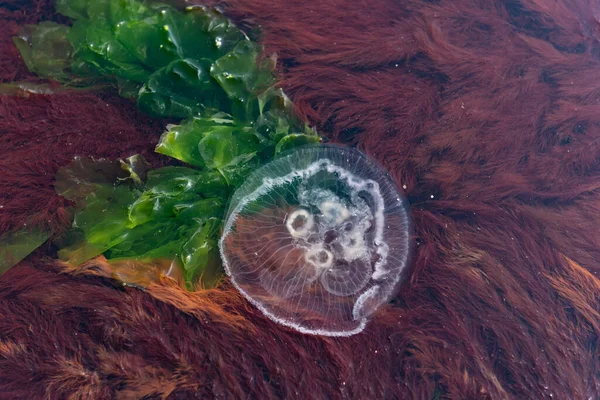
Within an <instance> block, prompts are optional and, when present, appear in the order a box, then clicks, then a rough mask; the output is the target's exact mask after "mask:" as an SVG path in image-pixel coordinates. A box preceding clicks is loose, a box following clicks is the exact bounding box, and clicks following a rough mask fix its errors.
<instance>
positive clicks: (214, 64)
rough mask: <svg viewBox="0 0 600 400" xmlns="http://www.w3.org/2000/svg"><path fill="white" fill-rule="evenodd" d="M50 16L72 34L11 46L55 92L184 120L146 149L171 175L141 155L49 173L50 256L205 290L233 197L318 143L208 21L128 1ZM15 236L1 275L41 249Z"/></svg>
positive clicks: (70, 5)
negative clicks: (60, 214) (154, 271)
mask: <svg viewBox="0 0 600 400" xmlns="http://www.w3.org/2000/svg"><path fill="white" fill-rule="evenodd" d="M56 8H57V11H58V12H59V13H61V14H63V15H65V16H67V17H69V18H71V19H72V21H73V24H72V26H67V25H60V24H56V23H53V22H48V21H46V22H42V23H40V24H38V25H29V26H25V27H24V28H23V29H22V31H21V33H20V35H19V36H18V37H16V38H14V42H15V44H16V46H17V47H18V48H19V50H20V52H21V54H22V57H23V60H24V61H25V63H26V64H27V67H28V68H29V69H30V70H31V71H32V72H35V73H36V74H38V75H39V76H40V77H41V78H45V79H51V80H54V81H57V82H59V83H61V84H62V85H63V86H64V87H72V88H82V87H98V85H100V86H112V87H116V88H117V90H118V91H119V94H120V95H121V96H123V97H126V98H130V99H131V100H133V101H136V102H137V105H138V106H139V108H140V109H141V110H143V111H144V112H146V113H148V114H149V115H152V116H154V117H163V118H175V119H183V120H182V121H181V122H180V123H178V124H174V125H169V126H167V130H166V132H165V133H164V134H163V135H162V137H161V139H160V141H159V143H158V145H157V147H156V151H157V152H158V153H161V154H164V155H167V156H169V157H172V158H174V159H176V160H178V161H179V162H175V163H174V164H177V165H171V166H166V167H163V168H158V169H151V168H150V166H149V165H148V164H147V163H146V161H145V160H144V159H143V157H141V156H139V155H134V156H132V157H129V158H128V159H126V160H117V161H107V160H91V159H84V158H80V159H75V160H73V162H72V163H71V164H70V165H68V166H66V167H64V168H62V169H61V170H60V171H59V172H58V174H57V177H56V189H57V192H58V193H59V194H60V195H62V196H64V197H65V198H67V199H69V200H72V201H73V202H74V204H75V215H74V221H73V228H72V229H71V230H70V231H69V232H68V233H67V234H66V235H64V236H62V237H60V238H58V240H57V244H58V245H59V247H60V250H59V257H60V258H61V259H62V260H63V261H65V262H67V263H69V264H72V265H79V264H81V263H83V262H85V261H86V260H89V259H90V258H93V257H96V256H98V255H101V254H102V255H104V257H106V258H107V259H108V260H109V261H111V262H112V261H114V262H122V261H123V260H132V261H136V262H138V261H142V262H163V263H164V262H165V261H167V262H170V263H171V265H174V266H176V267H177V268H180V269H181V270H182V275H183V277H184V278H185V281H186V284H187V286H188V288H190V289H193V288H195V287H198V286H199V285H200V286H206V284H207V282H202V281H200V282H199V278H201V277H202V275H203V274H204V273H205V272H206V271H207V269H212V270H213V273H214V270H215V269H219V268H220V261H219V252H218V248H217V241H218V238H219V233H220V228H221V224H222V217H223V212H224V207H225V204H226V202H227V200H228V198H229V196H230V193H231V192H232V190H233V189H235V188H236V187H237V186H239V185H240V184H241V183H242V182H243V181H244V179H245V178H246V176H247V175H248V174H249V173H250V172H251V171H252V170H254V169H256V168H257V167H259V166H261V165H262V164H264V163H266V162H268V161H270V160H272V159H273V158H274V157H275V156H276V155H277V154H278V153H280V152H281V151H283V150H286V149H289V148H292V147H295V146H298V145H303V144H311V143H318V142H319V137H318V136H317V135H316V134H315V132H314V131H313V130H311V129H310V128H309V127H308V126H307V125H306V124H305V123H304V122H302V121H300V120H299V119H298V118H296V117H295V116H294V114H293V111H292V105H291V103H290V101H289V99H288V98H287V97H286V96H285V94H284V93H283V92H282V91H281V89H278V88H277V87H276V80H275V76H274V66H275V58H274V57H267V58H263V57H261V56H260V51H261V49H260V47H259V46H258V45H257V44H256V43H254V42H253V41H251V40H250V39H249V38H248V36H247V35H245V34H244V32H242V31H241V30H240V29H238V28H237V27H236V26H235V25H233V24H232V23H231V22H230V21H229V20H228V19H227V18H225V17H224V16H223V15H221V14H220V13H219V12H217V11H215V10H212V9H207V8H203V7H188V8H186V9H185V10H178V9H175V8H173V7H171V6H168V5H164V4H158V3H148V2H142V1H138V0H93V1H92V0H58V1H57V4H56ZM182 163H183V165H182ZM48 236H49V235H48ZM19 237H25V238H26V237H27V235H23V234H22V233H18V235H17V234H9V235H6V236H5V237H3V238H1V239H0V240H3V241H4V246H5V251H4V253H6V254H12V253H15V252H17V253H18V254H19V257H12V258H11V259H10V260H9V259H8V258H7V257H4V259H3V260H2V262H3V264H2V265H3V268H8V267H10V266H11V265H14V264H15V263H16V262H18V261H19V260H20V259H22V258H23V257H24V255H25V254H27V253H28V252H30V251H33V250H34V249H35V248H36V247H37V246H39V244H40V243H39V240H30V239H29V238H27V239H26V241H23V240H18V238H19ZM24 248H26V249H25V250H24ZM11 249H12V250H11ZM126 283H129V284H134V285H135V284H136V282H126Z"/></svg>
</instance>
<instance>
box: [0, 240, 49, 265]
mask: <svg viewBox="0 0 600 400" xmlns="http://www.w3.org/2000/svg"><path fill="white" fill-rule="evenodd" d="M50 235H51V232H48V231H40V230H30V229H21V230H19V231H16V232H7V233H5V234H3V235H2V236H0V275H1V274H3V273H4V272H6V271H7V270H8V269H10V267H12V266H14V265H16V264H18V263H19V262H20V261H21V260H22V259H24V258H25V257H27V255H29V254H30V253H31V252H33V251H34V250H35V249H37V248H38V247H39V246H41V245H42V244H44V242H45V241H46V240H48V238H49V237H50Z"/></svg>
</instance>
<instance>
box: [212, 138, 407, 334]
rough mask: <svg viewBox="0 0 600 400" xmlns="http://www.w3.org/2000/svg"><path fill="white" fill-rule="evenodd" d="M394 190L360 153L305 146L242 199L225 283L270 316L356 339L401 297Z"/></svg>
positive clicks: (402, 238)
mask: <svg viewBox="0 0 600 400" xmlns="http://www.w3.org/2000/svg"><path fill="white" fill-rule="evenodd" d="M408 225H409V224H408V218H407V214H406V209H405V204H404V202H403V200H402V199H401V197H400V194H399V193H398V191H397V189H396V187H395V186H394V184H393V182H392V181H391V180H390V179H389V178H388V176H387V175H386V174H385V173H384V172H383V171H382V170H380V169H379V168H378V167H377V166H376V165H375V164H373V163H372V162H371V161H369V160H368V159H367V158H366V157H365V156H364V155H363V154H361V153H360V152H358V151H357V150H353V149H350V148H345V147H338V146H329V145H320V146H309V147H302V148H298V149H296V150H294V151H293V152H291V153H288V154H287V155H285V156H282V157H280V158H278V159H276V160H275V161H272V162H271V163H269V164H267V165H265V166H263V167H261V168H259V169H258V170H256V171H255V172H254V173H253V174H251V175H250V177H249V178H248V179H247V180H246V182H244V184H243V185H242V186H241V187H240V188H239V189H238V190H237V191H236V192H235V193H234V195H233V197H232V200H231V204H230V207H229V210H228V213H227V216H226V218H225V226H224V230H223V236H222V237H221V240H220V241H219V247H220V250H221V257H222V259H223V264H224V266H225V270H226V272H227V274H228V275H229V276H230V277H231V280H232V282H233V284H234V285H235V286H236V288H238V290H240V292H241V293H242V294H243V295H244V296H245V297H246V298H247V299H248V300H249V301H250V302H251V303H252V304H254V305H255V306H256V307H257V308H259V309H260V310H261V311H262V312H263V313H264V314H265V315H266V316H267V317H269V318H270V319H272V320H273V321H276V322H278V323H281V324H283V325H286V326H289V327H292V328H294V329H297V330H298V331H300V332H304V333H309V334H317V335H327V336H350V335H353V334H356V333H358V332H360V331H362V330H363V329H364V327H365V325H366V323H367V320H368V318H369V316H371V315H372V314H373V312H374V311H375V310H376V309H377V308H378V307H379V306H380V305H382V304H384V303H386V302H387V301H388V300H389V299H390V298H391V297H392V296H393V295H394V290H395V289H396V287H397V286H398V283H399V282H400V279H401V276H402V272H403V271H404V268H405V266H406V262H407V257H408V247H409V246H408V227H409V226H408Z"/></svg>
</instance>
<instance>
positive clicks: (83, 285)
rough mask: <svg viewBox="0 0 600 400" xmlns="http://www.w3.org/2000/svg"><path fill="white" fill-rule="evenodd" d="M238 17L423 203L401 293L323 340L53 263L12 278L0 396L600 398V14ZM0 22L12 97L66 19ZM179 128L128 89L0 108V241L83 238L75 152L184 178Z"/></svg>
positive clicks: (261, 13)
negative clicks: (22, 49) (25, 35)
mask: <svg viewBox="0 0 600 400" xmlns="http://www.w3.org/2000/svg"><path fill="white" fill-rule="evenodd" d="M223 11H224V12H225V13H226V15H227V16H228V17H230V18H232V20H233V21H235V22H236V23H238V24H239V25H240V26H243V27H248V28H250V27H252V28H257V27H258V28H260V32H261V33H260V35H258V37H260V41H261V43H263V44H264V45H265V47H266V51H267V52H268V53H271V52H275V53H277V56H278V57H277V61H278V65H279V71H280V76H279V81H280V82H281V85H282V87H283V88H284V90H285V92H286V94H288V95H289V97H290V98H291V99H292V100H293V101H294V104H295V105H296V107H297V109H298V111H299V113H300V115H301V116H302V117H303V118H305V119H306V120H307V121H309V122H310V123H311V124H312V125H313V126H315V127H316V128H317V130H318V132H319V133H320V134H321V135H323V136H325V137H326V138H327V140H328V141H330V142H335V143H339V142H341V143H344V144H347V145H351V146H356V147H358V148H359V149H361V150H362V151H363V152H364V153H366V154H368V156H369V157H371V158H373V159H374V160H376V161H377V162H378V163H379V164H381V165H382V167H383V168H384V169H385V170H387V171H388V172H389V173H390V175H391V177H392V179H393V180H394V182H395V184H396V186H397V187H398V188H399V189H401V191H402V194H403V195H404V196H405V197H406V198H407V200H408V202H409V204H410V208H409V214H410V219H411V222H412V232H411V245H412V248H411V256H410V260H409V269H408V271H407V275H406V278H405V280H404V281H403V283H402V285H401V286H400V288H399V292H398V295H397V296H396V297H395V298H394V299H393V300H392V301H391V302H390V304H389V305H388V306H386V307H383V308H382V309H381V310H380V311H378V312H377V313H376V315H374V317H373V319H372V321H371V322H370V323H369V324H368V325H367V327H366V328H365V330H364V331H363V332H362V333H360V334H357V335H355V336H352V337H349V338H335V339H332V338H322V337H318V336H307V335H303V334H300V333H297V332H295V331H293V330H291V329H288V328H286V327H282V326H280V325H278V324H275V323H273V322H272V321H270V320H269V319H268V318H266V317H264V316H263V315H262V313H261V312H260V311H258V310H257V309H255V308H254V307H253V306H252V305H250V304H249V303H248V302H247V301H246V300H245V299H244V298H243V297H242V296H241V295H240V294H239V293H238V292H237V291H236V290H235V288H234V287H233V286H232V285H231V284H230V283H228V282H225V284H224V285H223V286H220V287H219V288H217V289H214V290H211V291H199V292H196V293H187V292H185V291H183V290H181V288H180V287H179V286H177V285H176V284H173V283H172V282H171V281H169V280H164V281H163V282H162V283H161V284H160V285H154V286H150V287H148V288H147V289H146V290H145V291H142V290H139V289H135V288H126V287H123V286H122V285H121V284H119V283H117V282H116V281H115V280H114V279H112V278H114V276H113V275H112V272H111V270H110V268H108V266H107V264H106V263H102V262H100V261H98V262H95V263H91V264H89V265H86V267H85V268H80V269H76V270H73V269H72V268H69V267H68V266H65V265H62V264H57V263H56V262H55V261H54V260H55V257H56V250H57V247H56V245H44V246H42V247H41V248H40V249H39V250H38V251H37V252H36V253H34V254H33V255H32V256H30V257H29V258H27V259H26V260H25V261H23V262H22V263H20V264H19V265H17V266H16V267H14V268H12V269H11V270H9V271H8V272H7V273H5V274H4V275H2V277H0V315H2V322H1V323H0V365H1V367H0V397H2V396H5V397H6V398H43V397H47V398H65V397H69V396H72V397H81V398H121V397H123V398H154V397H157V398H159V397H165V398H168V397H169V396H170V398H176V397H180V398H191V397H194V396H195V397H200V398H216V397H227V398H390V399H393V398H400V399H404V398H406V399H410V398H418V399H420V398H426V399H433V398H451V399H454V398H492V399H504V398H515V399H539V398H559V399H560V398H597V397H599V393H600V388H599V383H600V377H599V372H598V371H599V363H598V360H599V358H598V344H597V338H598V334H599V332H600V314H599V313H600V305H599V304H598V298H599V297H598V293H599V288H600V284H599V282H598V278H597V272H598V260H600V246H599V245H600V243H599V236H598V235H597V234H596V232H597V231H598V228H597V226H598V223H599V222H600V209H599V207H598V204H599V202H598V189H599V186H600V180H599V178H598V177H599V174H598V167H599V163H598V160H599V159H600V147H599V146H598V137H599V135H600V125H599V123H600V121H599V117H598V116H599V115H600V112H599V111H600V109H599V108H598V107H599V106H598V97H599V93H600V89H599V88H598V83H597V82H600V79H599V78H600V69H599V68H598V67H599V63H600V43H599V42H600V22H599V15H600V8H599V6H598V5H597V4H596V3H594V2H587V1H583V0H581V1H579V0H573V1H559V2H548V1H510V2H500V1H498V2H486V3H481V4H479V3H476V2H467V1H453V2H451V3H450V2H445V1H437V2H422V1H407V2H404V1H403V2H398V1H384V0H378V1H374V2H364V3H360V2H359V3H352V4H345V3H340V2H311V3H310V4H307V3H306V2H299V1H292V2H283V1H268V2H267V1H263V0H258V1H257V0H253V1H242V0H236V1H232V2H229V3H228V5H227V7H223ZM0 18H2V19H3V20H4V26H5V29H4V30H3V32H2V33H0V79H1V80H2V82H3V83H6V82H12V81H23V80H29V79H32V76H31V74H29V72H28V71H27V68H26V67H25V66H24V65H23V63H22V62H21V60H20V58H19V56H18V52H17V51H16V50H15V48H14V46H13V44H12V41H11V37H12V36H14V35H15V34H16V32H17V31H18V29H19V27H20V26H21V25H23V24H26V23H37V22H38V21H39V20H40V19H53V20H56V21H59V22H63V21H65V19H64V18H63V17H57V16H56V15H54V13H53V11H52V7H51V2H50V1H40V2H35V3H33V2H12V1H5V2H3V4H2V7H0ZM248 30H249V29H248ZM167 122H172V121H165V120H158V119H153V118H150V117H148V116H146V115H144V114H143V113H141V112H139V111H138V110H137V109H136V107H135V105H134V104H132V103H131V102H130V101H127V100H125V99H122V98H119V97H118V96H117V95H116V93H115V92H114V91H110V90H108V91H99V92H76V93H73V92H60V93H56V94H52V95H50V96H43V95H34V94H27V95H25V96H0V137H1V139H0V150H2V154H3V155H4V156H3V157H1V158H0V171H1V172H2V173H1V174H0V205H1V207H2V208H0V232H6V231H9V230H12V229H15V228H20V227H22V226H23V224H24V223H28V224H30V225H34V226H38V227H39V226H41V227H44V228H49V229H51V230H53V231H63V230H65V229H66V228H68V227H69V226H70V224H71V217H72V216H71V213H70V210H69V207H70V205H71V204H70V203H69V202H68V201H66V200H65V199H63V198H61V197H60V196H58V195H57V194H56V193H55V189H54V186H53V182H54V176H55V173H56V171H57V169H58V168H59V167H62V166H64V165H66V164H67V163H68V162H69V161H70V160H71V159H72V158H73V157H74V156H92V157H96V158H100V157H106V158H109V159H116V158H119V157H122V158H124V157H128V156H130V155H132V154H137V153H139V154H142V155H143V156H144V157H145V158H146V159H148V161H149V162H150V163H151V164H152V166H153V167H159V166H162V165H164V164H165V163H167V162H169V161H168V160H167V159H166V158H164V157H162V156H160V155H158V154H156V153H154V151H153V149H154V146H155V145H156V143H157V141H158V137H159V135H160V134H161V133H162V132H163V130H164V128H165V125H166V123H167ZM65 272H66V273H65Z"/></svg>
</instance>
